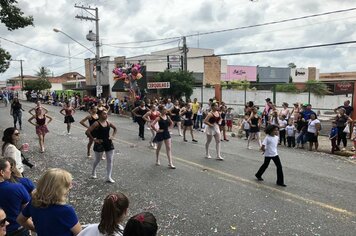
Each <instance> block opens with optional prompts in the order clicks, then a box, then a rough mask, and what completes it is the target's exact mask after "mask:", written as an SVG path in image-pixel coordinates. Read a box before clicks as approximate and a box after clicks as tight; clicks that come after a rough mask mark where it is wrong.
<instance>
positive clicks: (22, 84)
mask: <svg viewBox="0 0 356 236" xmlns="http://www.w3.org/2000/svg"><path fill="white" fill-rule="evenodd" d="M10 61H19V62H20V67H21V74H20V76H21V89H23V87H24V81H23V67H22V62H23V61H24V60H22V59H20V60H15V59H11V60H10Z"/></svg>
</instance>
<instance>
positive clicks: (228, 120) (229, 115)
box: [225, 107, 234, 132]
mask: <svg viewBox="0 0 356 236" xmlns="http://www.w3.org/2000/svg"><path fill="white" fill-rule="evenodd" d="M231 110H232V108H231V107H229V108H228V109H227V112H226V117H225V119H226V126H227V132H232V121H233V119H234V115H233V114H232V113H231Z"/></svg>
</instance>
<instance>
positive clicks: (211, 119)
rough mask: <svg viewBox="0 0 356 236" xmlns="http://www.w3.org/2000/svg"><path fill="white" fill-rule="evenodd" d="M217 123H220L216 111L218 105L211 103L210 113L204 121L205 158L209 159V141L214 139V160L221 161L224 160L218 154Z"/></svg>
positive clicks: (218, 132)
mask: <svg viewBox="0 0 356 236" xmlns="http://www.w3.org/2000/svg"><path fill="white" fill-rule="evenodd" d="M219 122H221V116H220V113H219V111H218V104H217V103H215V102H214V103H212V104H211V111H210V112H209V113H208V115H207V116H206V117H205V119H204V124H205V125H206V129H205V133H206V143H205V154H206V155H205V157H206V158H208V159H210V158H211V156H210V153H209V145H210V143H211V140H212V139H213V136H214V139H215V147H216V160H219V161H223V160H224V158H222V157H221V154H220V142H221V141H220V129H219Z"/></svg>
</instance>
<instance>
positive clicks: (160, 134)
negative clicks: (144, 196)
mask: <svg viewBox="0 0 356 236" xmlns="http://www.w3.org/2000/svg"><path fill="white" fill-rule="evenodd" d="M158 110H159V112H160V113H161V115H160V116H159V117H157V118H156V120H155V121H153V123H152V124H151V129H154V130H155V131H156V132H157V134H156V137H155V138H154V139H153V142H155V143H157V150H156V165H158V166H159V165H161V163H160V160H159V151H160V150H161V147H162V143H163V142H164V144H165V146H166V152H167V157H168V167H169V168H170V169H175V168H176V167H175V166H174V165H173V159H172V150H171V149H172V140H171V135H170V134H169V130H168V128H169V127H171V126H172V125H173V122H172V120H171V118H169V116H167V109H166V108H165V107H164V106H163V105H160V106H159V109H158ZM156 123H158V126H159V128H158V129H157V128H156V127H155V125H156Z"/></svg>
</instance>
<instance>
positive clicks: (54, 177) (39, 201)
mask: <svg viewBox="0 0 356 236" xmlns="http://www.w3.org/2000/svg"><path fill="white" fill-rule="evenodd" d="M71 187H72V175H71V174H70V173H69V172H67V171H65V170H63V169H59V168H53V169H48V170H47V171H46V172H45V173H44V174H43V175H42V176H41V178H40V179H39V180H38V182H37V188H36V189H35V190H34V191H33V193H32V201H31V203H29V204H27V206H26V207H25V208H24V209H23V210H22V213H20V215H19V216H18V217H17V222H18V223H19V224H20V225H22V226H23V227H25V228H27V229H30V230H33V231H36V233H37V235H38V236H46V235H51V236H55V235H63V236H64V235H68V236H69V235H77V234H79V232H80V231H81V229H82V227H81V225H80V223H79V221H78V217H77V215H76V213H75V210H74V208H73V207H72V206H70V205H68V204H67V195H68V193H69V190H70V189H71ZM31 217H32V221H33V223H32V221H31V220H30V218H31Z"/></svg>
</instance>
